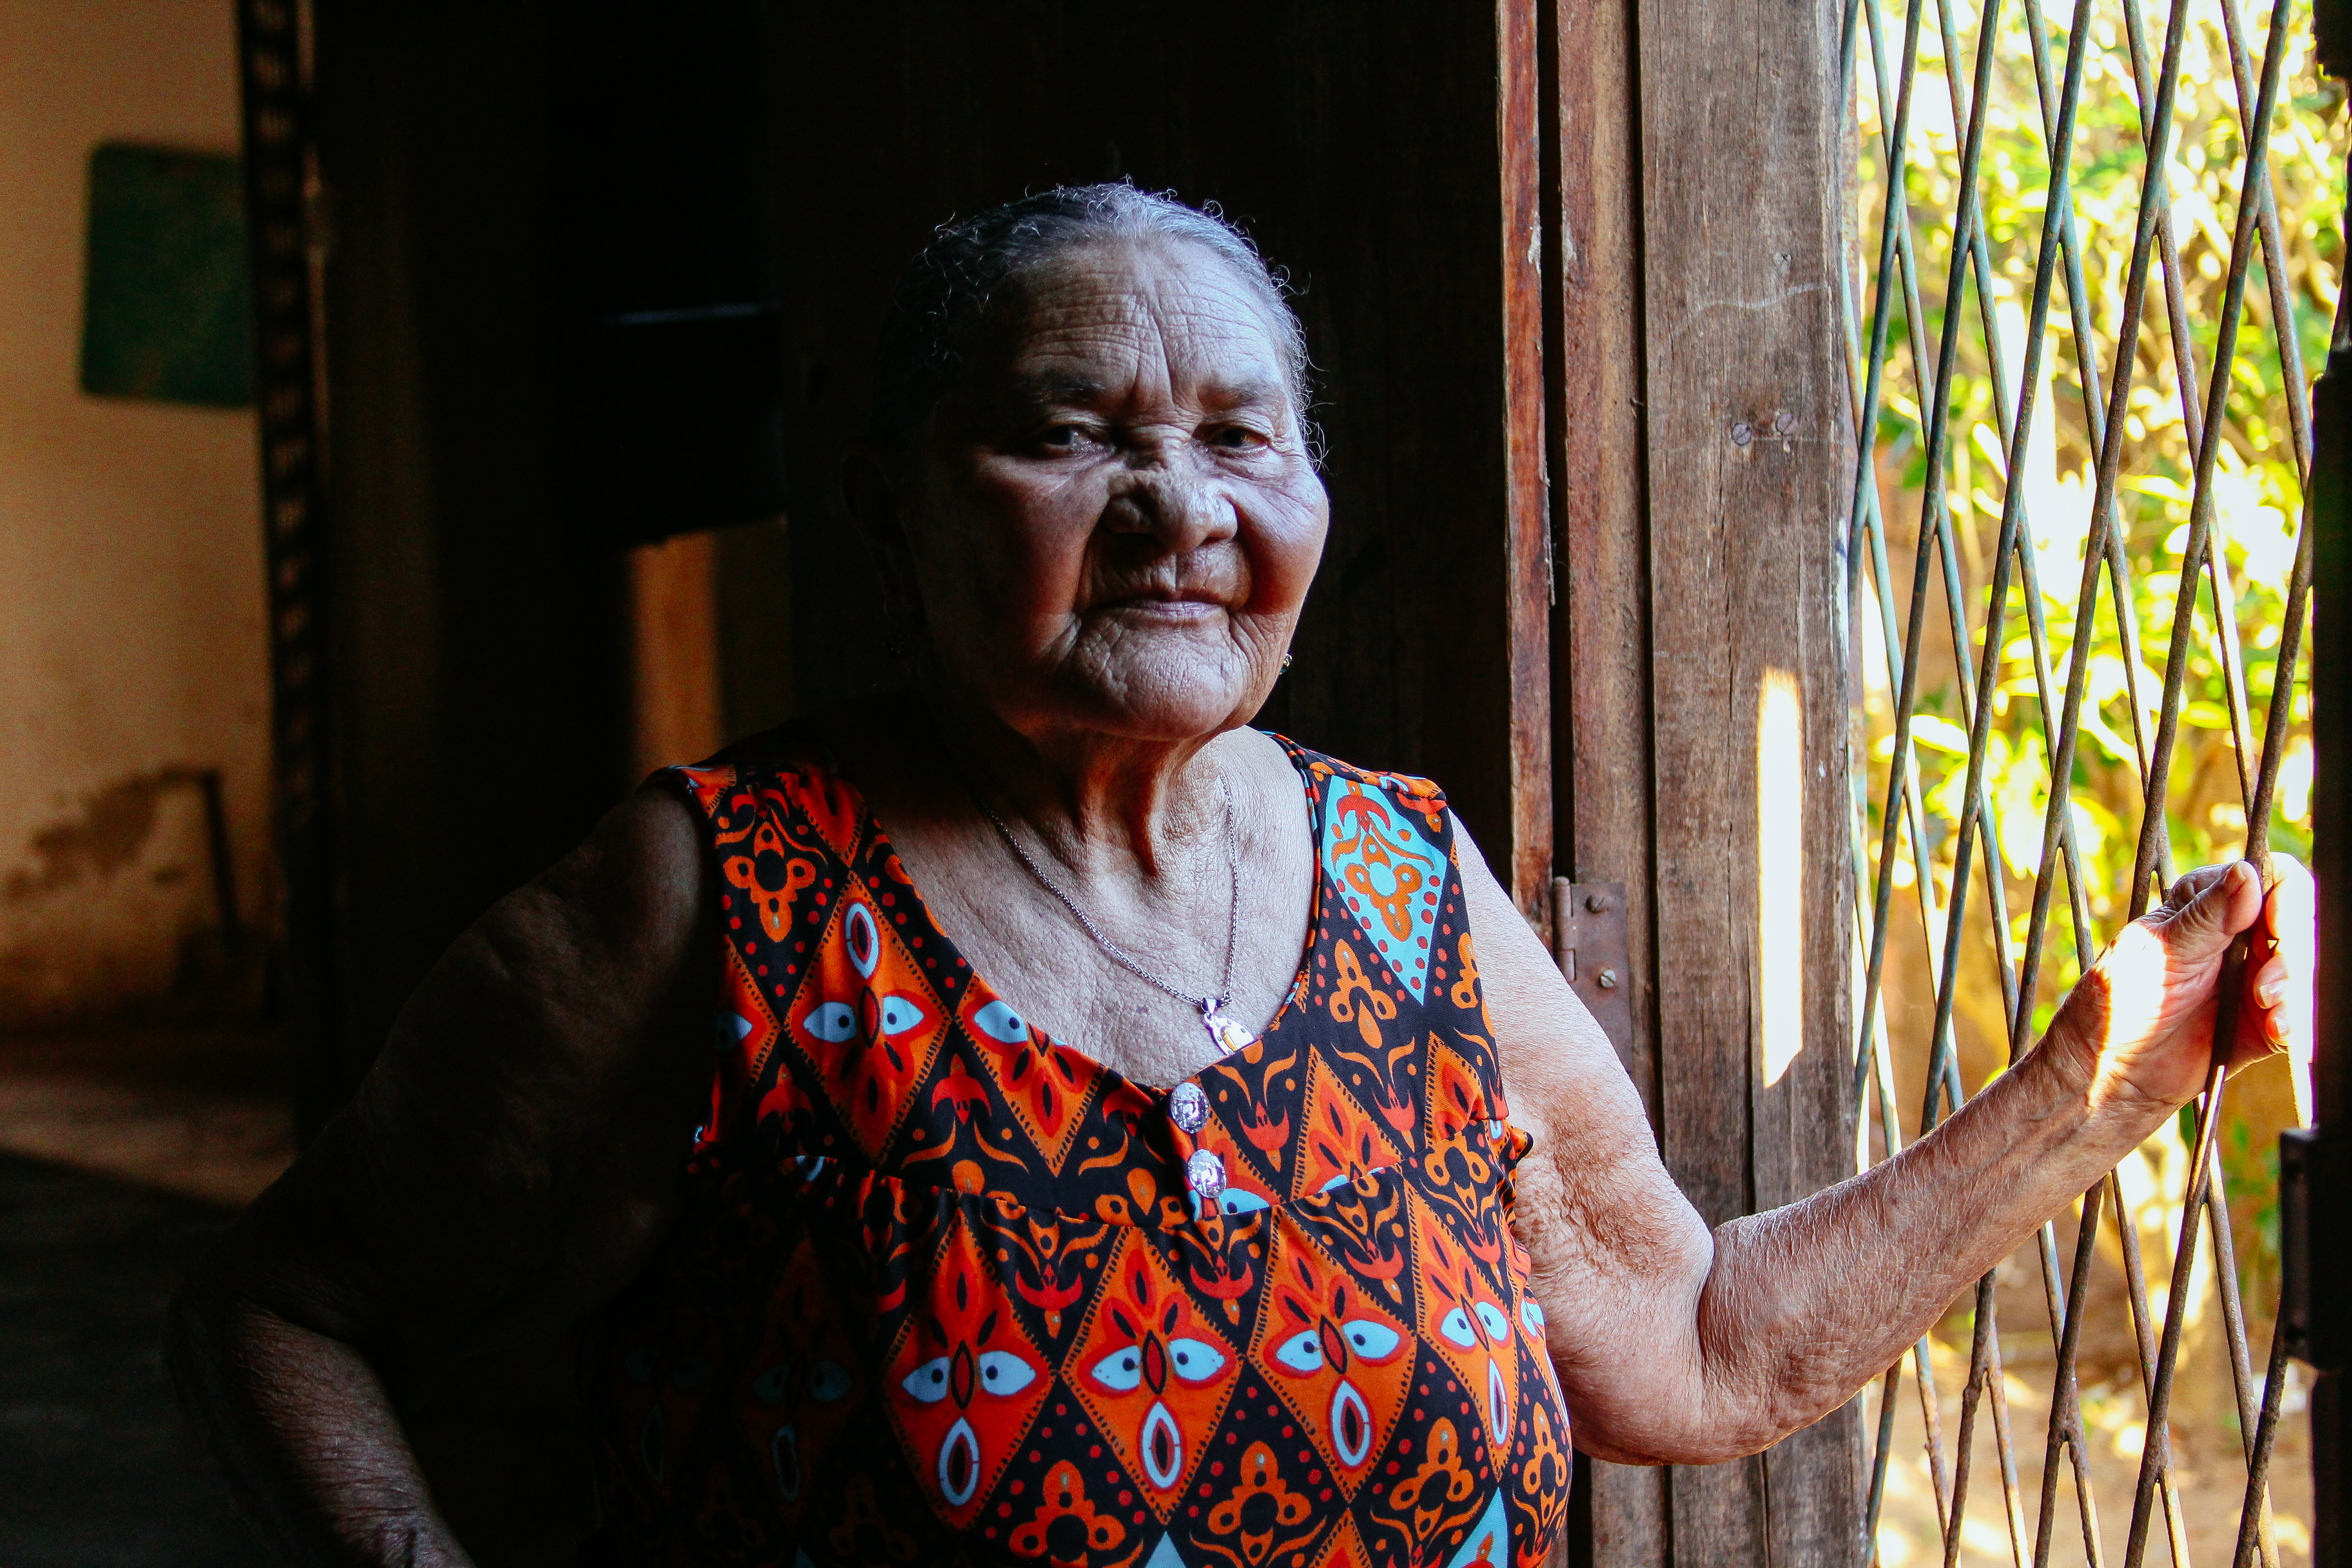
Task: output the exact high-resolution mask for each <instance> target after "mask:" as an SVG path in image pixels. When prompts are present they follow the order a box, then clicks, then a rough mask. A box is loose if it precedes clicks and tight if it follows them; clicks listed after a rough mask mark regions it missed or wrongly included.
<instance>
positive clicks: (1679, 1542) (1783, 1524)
mask: <svg viewBox="0 0 2352 1568" xmlns="http://www.w3.org/2000/svg"><path fill="white" fill-rule="evenodd" d="M1501 10H1502V17H1503V20H1502V22H1501V28H1502V31H1503V33H1504V35H1505V37H1515V36H1520V35H1521V29H1522V28H1523V27H1528V26H1529V25H1530V24H1531V25H1532V31H1533V34H1534V36H1535V38H1536V41H1537V45H1538V47H1537V48H1536V50H1535V51H1534V53H1533V58H1534V61H1535V63H1536V65H1537V72H1536V75H1537V77H1538V82H1537V88H1538V98H1539V107H1540V125H1539V131H1538V140H1539V159H1540V171H1539V179H1540V182H1541V197H1542V202H1543V207H1542V212H1541V219H1540V221H1541V229H1542V243H1541V247H1540V249H1541V263H1542V277H1543V279H1544V281H1543V283H1542V285H1541V288H1542V306H1543V312H1544V313H1543V318H1542V334H1541V335H1542V340H1543V351H1542V352H1543V370H1542V384H1543V409H1542V413H1543V416H1544V423H1545V426H1546V430H1547V434H1548V440H1547V444H1546V448H1545V451H1546V456H1547V458H1548V459H1549V472H1550V475H1551V476H1552V483H1551V486H1550V496H1549V516H1548V519H1547V521H1548V522H1549V526H1550V528H1551V529H1552V530H1553V531H1554V537H1555V538H1556V539H1557V542H1558V563H1557V566H1558V570H1557V576H1556V587H1555V589H1554V592H1553V593H1552V595H1551V598H1552V601H1553V602H1552V604H1551V605H1549V623H1550V625H1549V632H1550V636H1549V639H1548V641H1549V658H1550V686H1551V689H1552V690H1551V700H1550V704H1549V707H1550V709H1551V710H1552V711H1553V712H1554V713H1556V714H1557V716H1558V723H1557V726H1556V730H1555V731H1554V732H1553V733H1552V735H1551V737H1550V746H1549V752H1550V756H1549V771H1550V772H1552V773H1554V774H1555V775H1556V777H1557V780H1558V788H1557V792H1556V817H1555V822H1556V828H1555V834H1554V841H1555V843H1556V846H1557V853H1558V858H1559V874H1560V876H1561V877H1562V878H1564V879H1570V880H1571V881H1573V882H1575V883H1579V884H1587V883H1604V884H1605V883H1618V884H1622V886H1623V889H1624V906H1625V912H1626V930H1625V932H1624V951H1625V953H1626V956H1627V959H1628V961H1629V962H1628V964H1627V974H1626V977H1625V980H1626V984H1629V985H1630V987H1631V990H1632V997H1631V1005H1630V1007H1629V1008H1628V1009H1627V1011H1628V1013H1629V1014H1630V1022H1629V1023H1627V1024H1625V1025H1624V1026H1621V1027H1620V1028H1619V1029H1618V1030H1617V1034H1618V1038H1617V1042H1616V1043H1617V1045H1618V1047H1619V1050H1620V1053H1621V1056H1622V1059H1623V1061H1624V1064H1625V1067H1626V1070H1627V1072H1628V1073H1629V1074H1630V1075H1631V1076H1632V1078H1633V1081H1634V1083H1635V1085H1636V1087H1637V1088H1638V1089H1640V1091H1641V1093H1642V1097H1643V1103H1644V1104H1645V1105H1646V1106H1647V1107H1648V1109H1649V1111H1650V1114H1651V1118H1652V1123H1653V1126H1654V1128H1655V1130H1656V1131H1657V1134H1658V1138H1659V1143H1660V1148H1661V1151H1662V1152H1663V1154H1664V1158H1665V1162H1666V1164H1667V1167H1668V1169H1669V1170H1670V1171H1671V1172H1672V1173H1674V1175H1675V1179H1676V1181H1677V1182H1679V1183H1680V1184H1682V1186H1683V1188H1684V1190H1685V1192H1686V1193H1687V1194H1689V1195H1690V1197H1691V1199H1692V1201H1693V1203H1694V1204H1695V1205H1696V1206H1697V1207H1698V1209H1699V1211H1700V1213H1701V1214H1703V1215H1706V1218H1707V1220H1708V1222H1709V1223H1710V1224H1721V1223H1723V1222H1724V1221H1726V1220H1728V1219H1731V1218H1733V1217H1735V1216H1737V1215H1742V1214H1748V1213H1753V1212H1756V1211H1757V1210H1759V1209H1762V1208H1768V1207H1771V1206H1774V1205H1780V1204H1784V1203H1788V1202H1791V1201H1793V1200H1795V1199H1797V1198H1800V1197H1802V1196H1804V1195H1806V1194H1809V1193H1811V1192H1814V1191H1817V1190H1818V1189H1820V1188H1821V1187H1822V1186H1825V1185H1827V1184H1831V1183H1832V1182H1834V1181H1837V1180H1839V1179H1841V1178H1843V1176H1845V1175H1847V1174H1850V1173H1852V1172H1853V1161H1854V1154H1853V1120H1852V1117H1853V1108H1852V1106H1851V1105H1850V1104H1849V1103H1848V1101H1849V1100H1850V1098H1851V1094H1850V1087H1849V1085H1850V1081H1851V1080H1850V1072H1849V1068H1848V1062H1849V1058H1848V1056H1847V1053H1848V1052H1849V1051H1850V1049H1851V1048H1852V1047H1851V1035H1852V1025H1851V1016H1850V1015H1851V996H1850V979H1851V973H1852V969H1851V943H1852V931H1853V927H1852V918H1853V881H1852V875H1853V873H1852V860H1851V858H1850V855H1849V852H1848V847H1847V841H1846V831H1847V828H1846V813H1847V810H1848V797H1847V790H1848V784H1847V772H1846V770H1847V754H1846V752H1847V714H1848V710H1849V705H1848V695H1849V694H1848V687H1847V668H1848V658H1847V648H1846V643H1845V628H1846V615H1845V549H1844V531H1843V528H1842V526H1841V525H1840V520H1841V519H1842V518H1843V510H1844V509H1843V504H1842V502H1843V493H1844V490H1845V488H1846V487H1847V486H1848V485H1850V483H1851V475H1852V473H1853V439H1854V437H1853V425H1852V417H1851V414H1850V412H1849V409H1850V404H1849V393H1848V388H1847V385H1846V374H1845V369H1844V366H1843V364H1842V363H1840V360H1839V358H1838V355H1837V351H1836V347H1835V345H1836V344H1837V343H1838V342H1840V339H1839V335H1838V321H1837V316H1836V313H1835V312H1836V304H1837V299H1838V293H1837V290H1838V268H1839V267H1840V266H1841V265H1842V256H1843V200H1844V191H1845V188H1846V172H1847V168H1848V156H1849V155H1848V152H1847V147H1846V142H1845V126H1844V115H1843V104H1842V102H1841V100H1840V98H1839V76H1838V71H1837V40H1838V21H1839V13H1838V10H1837V7H1836V5H1834V3H1833V0H1748V4H1744V5H1737V6H1730V7H1723V6H1701V7H1691V6H1685V5H1669V4H1664V3H1662V0H1505V3H1504V4H1503V5H1502V7H1501ZM1521 13H1525V17H1526V19H1525V20H1524V21H1523V20H1522V19H1521ZM1513 52H1515V51H1508V50H1507V54H1509V53H1513ZM1520 90H1521V89H1519V88H1518V86H1517V83H1516V82H1515V81H1514V80H1513V79H1512V77H1511V75H1510V74H1509V73H1506V75H1505V78H1504V80H1503V82H1502V83H1501V92H1500V98H1501V100H1502V103H1503V105H1504V110H1503V113H1502V117H1501V118H1502V120H1503V122H1504V124H1505V125H1506V127H1507V128H1511V127H1515V125H1516V123H1517V122H1516V120H1515V111H1516V109H1517V94H1518V92H1519V91H1520ZM1515 145H1517V137H1516V135H1515V134H1514V133H1513V132H1512V131H1511V130H1509V129H1507V132H1506V147H1507V149H1508V148H1510V147H1512V146H1515ZM1505 162H1506V167H1507V168H1508V167H1510V166H1511V165H1510V160H1509V158H1508V156H1507V157H1506V161H1505ZM1503 264H1504V266H1505V268H1507V275H1510V276H1514V277H1516V275H1517V273H1516V268H1515V258H1513V257H1511V256H1506V257H1505V258H1504V261H1503ZM1517 348H1518V344H1517V340H1515V342H1514V344H1513V352H1514V353H1517ZM1512 374H1513V380H1512V386H1513V390H1514V393H1515V395H1516V394H1517V393H1518V390H1519V387H1520V385H1521V383H1520V382H1519V381H1518V379H1517V362H1516V360H1514V361H1513V364H1512ZM1514 414H1515V416H1516V414H1517V401H1516V397H1515V401H1514ZM1514 429H1515V433H1516V429H1517V423H1516V418H1515V422H1514ZM1512 445H1513V451H1514V452H1515V453H1516V452H1517V450H1518V446H1517V441H1516V439H1515V440H1514V442H1513V444H1512ZM1513 494H1514V497H1515V500H1516V498H1517V495H1518V491H1517V489H1516V487H1515V488H1514V490H1513ZM1512 537H1513V539H1514V541H1515V542H1516V541H1517V540H1518V539H1519V538H1520V537H1521V531H1520V522H1519V520H1518V519H1517V518H1515V519H1514V523H1513V529H1512ZM1515 587H1516V588H1517V592H1518V593H1520V594H1522V595H1527V596H1528V601H1529V603H1530V606H1531V604H1532V594H1533V590H1532V589H1531V588H1530V587H1529V586H1527V585H1524V584H1515ZM1530 642H1532V639H1530ZM1520 646H1521V644H1520V642H1519V640H1518V639H1517V637H1514V640H1513V647H1514V649H1515V651H1516V650H1517V648H1518V647H1520ZM1515 684H1516V683H1515ZM1534 708H1535V705H1534V704H1533V703H1529V704H1528V705H1527V710H1528V712H1530V713H1532V712H1533V711H1534ZM1775 714H1777V715H1779V716H1780V717H1778V718H1775V717H1773V715H1775ZM1515 717H1516V713H1515ZM1784 726H1785V727H1787V728H1789V729H1790V731H1791V732H1790V733H1789V734H1786V735H1782V734H1780V733H1779V730H1780V728H1781V727H1784ZM1514 741H1515V742H1516V741H1517V735H1516V733H1515V735H1514ZM1514 754H1515V756H1516V755H1517V746H1516V744H1515V747H1514ZM1791 781H1793V785H1794V787H1793V789H1792V790H1787V791H1785V792H1784V791H1783V790H1782V789H1781V788H1780V787H1778V786H1780V785H1786V784H1790V783H1791ZM1788 796H1793V798H1787V797H1788ZM1530 804H1531V805H1532V792H1531V795H1530ZM1516 820H1517V816H1516V815H1515V821H1516ZM1779 833H1793V834H1795V835H1796V836H1797V837H1796V842H1797V844H1798V846H1799V847H1798V848H1797V850H1796V852H1795V853H1796V867H1797V868H1798V869H1799V871H1800V875H1799V877H1798V878H1797V881H1798V882H1799V884H1800V885H1799V886H1798V887H1797V888H1795V889H1791V888H1790V886H1789V885H1788V884H1789V881H1790V879H1789V877H1788V876H1786V875H1785V874H1783V875H1779V876H1774V877H1770V878H1769V879H1768V877H1767V873H1766V869H1765V868H1766V867H1767V865H1768V864H1770V863H1771V858H1770V852H1771V850H1772V848H1773V847H1774V845H1773V842H1772V841H1773V839H1774V838H1775V837H1776V836H1777V834H1779ZM1530 842H1531V839H1530ZM1513 869H1514V874H1515V877H1516V876H1517V874H1519V872H1520V862H1519V861H1518V860H1517V859H1515V860H1514V863H1513ZM1521 896H1522V907H1523V908H1532V907H1533V906H1532V904H1531V902H1530V900H1528V897H1527V894H1526V891H1525V889H1524V888H1522V890H1521ZM1791 912H1795V913H1796V914H1797V917H1798V930H1799V931H1800V932H1801V934H1800V936H1799V937H1798V938H1797V939H1796V941H1795V943H1794V946H1793V948H1791V949H1790V951H1788V952H1784V953H1779V954H1777V955H1773V954H1768V952H1766V948H1767V946H1768V944H1769V931H1768V929H1767V928H1768V927H1769V925H1770V923H1771V922H1772V921H1775V920H1777V919H1783V918H1786V917H1787V916H1788V915H1789V914H1790V913H1791ZM1664 955H1672V961H1671V963H1667V962H1665V961H1664ZM1772 957H1777V958H1778V960H1779V963H1782V964H1785V963H1790V962H1793V963H1796V964H1797V965H1798V967H1799V969H1800V973H1801V981H1800V984H1799V985H1798V987H1797V990H1796V993H1795V994H1796V995H1797V996H1798V997H1799V999H1800V1001H1799V1006H1800V1009H1801V1010H1800V1011H1799V1012H1798V1013H1797V1014H1796V1015H1795V1016H1793V1017H1792V1016H1790V1013H1789V1011H1788V1006H1789V1004H1788V1001H1787V997H1788V996H1789V994H1790V993H1789V992H1788V991H1787V990H1786V989H1785V988H1784V987H1779V986H1776V985H1775V984H1773V982H1774V981H1775V980H1776V979H1777V978H1778V976H1777V975H1775V974H1769V973H1766V971H1765V965H1766V963H1767V962H1768V958H1772ZM1776 967H1778V965H1777V964H1776ZM1776 1031H1778V1033H1777V1034H1776ZM1792 1047H1794V1048H1793V1049H1792ZM1860 1436H1861V1435H1860V1429H1859V1424H1858V1422H1857V1421H1856V1420H1855V1418H1854V1407H1853V1406H1851V1405H1849V1406H1847V1407H1846V1408H1845V1409H1843V1410H1842V1411H1840V1412H1838V1413H1837V1414H1835V1415H1832V1416H1831V1417H1829V1418H1828V1419H1827V1420H1825V1421H1823V1422H1822V1423H1821V1424H1819V1425H1817V1426H1813V1427H1811V1428H1810V1429H1808V1430H1806V1431H1804V1432H1802V1433H1800V1434H1798V1435H1796V1436H1793V1437H1791V1438H1790V1439H1789V1440H1787V1441H1786V1442H1784V1443H1782V1444H1780V1446H1779V1447H1775V1448H1773V1449H1772V1450H1770V1451H1769V1452H1768V1453H1766V1454H1764V1455H1760V1456H1758V1457H1755V1458H1749V1459H1746V1460H1742V1461H1738V1462H1736V1463H1733V1464H1728V1465H1719V1466H1712V1467H1706V1468H1685V1467H1676V1468H1661V1469H1640V1468H1628V1467H1623V1466H1617V1465H1611V1464H1604V1463H1600V1462H1594V1461H1589V1460H1587V1461H1580V1465H1579V1469H1580V1472H1581V1473H1580V1477H1579V1488H1578V1494H1577V1502H1576V1505H1575V1521H1574V1525H1573V1528H1572V1531H1571V1540H1570V1543H1569V1552H1568V1554H1569V1559H1570V1561H1572V1562H1576V1563H1591V1564H1595V1565H1596V1568H1601V1565H1611V1568H1613V1565H1626V1568H1631V1565H1633V1564H1666V1563H1675V1564H1690V1565H1694V1568H1696V1564H1701V1563H1731V1562H1738V1563H1774V1564H1784V1563H1785V1564H1797V1563H1804V1564H1812V1563H1822V1564H1829V1563H1841V1564H1842V1563H1847V1562H1849V1561H1851V1560H1852V1558H1853V1552H1854V1550H1855V1544H1856V1540H1857V1537H1856V1531H1857V1529H1858V1527H1859V1521H1860V1519H1861V1501H1862V1493H1861V1481H1862V1477H1861V1468H1860V1467H1861V1456H1862V1448H1861V1443H1860Z"/></svg>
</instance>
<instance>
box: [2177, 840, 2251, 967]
mask: <svg viewBox="0 0 2352 1568" xmlns="http://www.w3.org/2000/svg"><path fill="white" fill-rule="evenodd" d="M2208 870H2210V871H2212V872H2214V873H2215V874H2214V875H2213V876H2212V877H2211V878H2210V879H2208V880H2207V881H2206V882H2205V884H2204V886H2203V887H2201V888H2200V889H2198V890H2197V891H2196V892H2195V893H2194V895H2192V896H2191V897H2190V898H2189V900H2188V901H2187V902H2186V903H2185V904H2183V905H2181V906H2179V907H2178V908H2174V909H2171V910H2168V911H2167V913H2166V915H2165V917H2164V918H2163V920H2162V921H2160V926H2161V930H2162V931H2163V935H2164V945H2165V947H2166V949H2167V952H2168V957H2169V958H2170V959H2172V961H2174V962H2175V963H2203V962H2205V961H2206V960H2209V959H2212V958H2215V957H2218V956H2219V955H2220V954H2221V950H2222V949H2223V948H2225V947H2227V946H2229V944H2230V939H2231V937H2233V936H2235V935H2236V934H2237V933H2238V932H2239V931H2243V930H2244V929H2245V928H2246V927H2248V926H2250V925H2252V923H2253V922H2254V921H2255V920H2256V919H2257V918H2259V917H2260V915H2261V913H2262V908H2263V906H2262V902H2261V899H2262V894H2261V887H2262V882H2261V879H2259V878H2258V877H2257V876H2256V875H2255V873H2254V868H2253V867H2252V865H2250V864H2248V863H2247V862H2245V861H2243V860H2241V861H2238V862H2237V863H2236V864H2234V865H2231V866H2227V867H2202V868H2199V870H2198V871H2192V872H2190V873H2189V876H2188V877H2183V878H2182V879H2180V882H2179V884H2178V885H2176V887H2175V888H2174V891H2175V892H2176V893H2178V892H2179V891H2181V890H2182V889H2185V888H2186V887H2187V886H2188V885H2189V881H2190V879H2192V878H2196V877H2198V876H2199V875H2200V873H2201V872H2203V871H2208Z"/></svg>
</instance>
